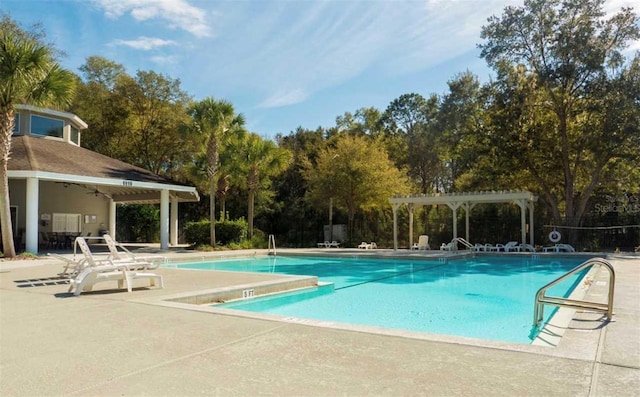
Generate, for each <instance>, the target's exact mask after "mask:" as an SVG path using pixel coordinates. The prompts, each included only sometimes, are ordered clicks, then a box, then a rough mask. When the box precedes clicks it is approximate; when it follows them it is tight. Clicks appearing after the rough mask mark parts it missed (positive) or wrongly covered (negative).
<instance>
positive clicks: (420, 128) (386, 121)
mask: <svg viewBox="0 0 640 397" xmlns="http://www.w3.org/2000/svg"><path fill="white" fill-rule="evenodd" d="M437 106H438V98H437V97H436V96H435V95H432V96H431V97H429V99H426V98H424V97H423V96H422V95H419V94H405V95H401V96H400V97H399V98H397V99H395V100H393V101H392V102H391V103H390V104H389V106H388V107H387V109H386V110H385V112H384V113H383V115H382V118H381V120H380V121H381V123H382V125H383V126H384V132H385V134H386V137H385V142H386V144H387V150H388V151H389V155H390V157H391V158H392V159H393V160H394V161H395V163H396V165H397V166H398V167H400V168H405V167H406V168H407V173H408V175H409V178H411V180H412V181H414V183H415V184H416V185H417V186H418V189H419V191H420V192H421V193H423V194H426V193H428V192H430V191H432V189H434V188H435V187H436V186H437V184H436V181H437V177H438V176H439V175H440V174H441V171H442V170H441V168H442V167H441V166H440V164H441V161H440V158H439V153H438V147H437V145H436V141H437V136H436V135H435V133H436V129H435V128H434V123H433V120H434V118H435V115H436V112H437Z"/></svg>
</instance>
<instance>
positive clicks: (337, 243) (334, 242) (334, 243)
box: [327, 240, 340, 248]
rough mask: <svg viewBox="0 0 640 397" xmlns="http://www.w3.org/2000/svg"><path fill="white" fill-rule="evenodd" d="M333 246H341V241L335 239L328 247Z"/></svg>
mask: <svg viewBox="0 0 640 397" xmlns="http://www.w3.org/2000/svg"><path fill="white" fill-rule="evenodd" d="M331 247H335V248H340V243H339V242H337V241H336V240H333V241H332V242H330V243H329V246H328V247H327V248H331Z"/></svg>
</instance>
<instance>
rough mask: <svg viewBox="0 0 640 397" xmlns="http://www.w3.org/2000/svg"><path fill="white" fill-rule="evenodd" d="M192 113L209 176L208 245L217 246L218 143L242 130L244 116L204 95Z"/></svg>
mask: <svg viewBox="0 0 640 397" xmlns="http://www.w3.org/2000/svg"><path fill="white" fill-rule="evenodd" d="M191 116H192V117H193V121H194V123H195V128H196V129H197V130H198V131H199V132H200V133H201V134H202V138H203V139H204V142H206V149H205V150H204V151H205V153H206V157H207V176H208V177H209V206H210V208H209V218H210V221H211V229H210V234H211V246H212V247H215V246H216V227H215V222H216V191H217V190H218V181H217V178H218V171H219V170H220V146H221V144H224V142H225V139H226V138H227V137H228V136H229V135H230V134H229V132H230V131H233V132H237V131H240V130H242V127H243V125H244V116H243V115H242V114H238V115H236V113H235V110H234V109H233V105H232V104H231V102H227V101H225V100H216V99H214V98H205V99H203V100H201V101H199V102H196V103H195V104H193V105H192V107H191Z"/></svg>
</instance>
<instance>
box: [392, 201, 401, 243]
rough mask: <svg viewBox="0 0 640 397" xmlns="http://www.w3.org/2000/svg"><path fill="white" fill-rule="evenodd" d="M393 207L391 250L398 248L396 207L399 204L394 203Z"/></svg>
mask: <svg viewBox="0 0 640 397" xmlns="http://www.w3.org/2000/svg"><path fill="white" fill-rule="evenodd" d="M391 206H392V208H393V250H394V251H397V250H398V207H399V206H400V204H397V203H394V204H392V205H391Z"/></svg>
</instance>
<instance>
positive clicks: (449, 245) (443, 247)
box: [440, 241, 456, 251]
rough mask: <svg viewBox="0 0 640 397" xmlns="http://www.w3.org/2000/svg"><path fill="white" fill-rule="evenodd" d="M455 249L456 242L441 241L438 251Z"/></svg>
mask: <svg viewBox="0 0 640 397" xmlns="http://www.w3.org/2000/svg"><path fill="white" fill-rule="evenodd" d="M455 249H456V242H455V241H452V242H450V243H447V244H445V243H442V245H441V246H440V251H454V250H455Z"/></svg>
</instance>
